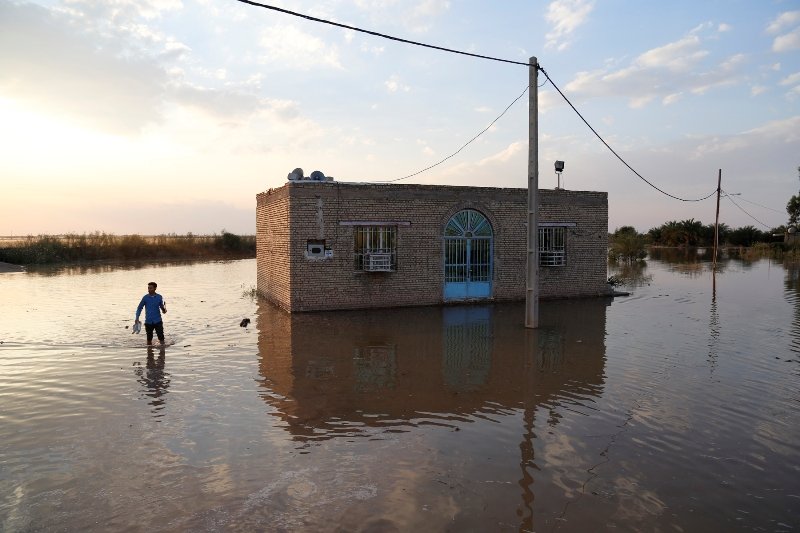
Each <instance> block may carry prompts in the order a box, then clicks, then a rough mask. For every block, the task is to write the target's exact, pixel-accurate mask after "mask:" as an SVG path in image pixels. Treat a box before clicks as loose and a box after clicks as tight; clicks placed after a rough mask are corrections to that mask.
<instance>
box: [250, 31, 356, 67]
mask: <svg viewBox="0 0 800 533" xmlns="http://www.w3.org/2000/svg"><path fill="white" fill-rule="evenodd" d="M259 45H260V46H261V48H262V49H263V52H264V53H263V55H261V57H260V60H259V62H260V63H262V64H276V65H279V66H281V67H283V68H291V69H298V70H310V69H312V68H315V67H328V68H335V69H341V68H343V67H342V64H341V62H340V60H339V50H338V48H337V47H336V46H331V45H328V44H326V43H325V41H323V40H322V39H320V38H319V37H315V36H313V35H311V34H309V33H306V32H304V31H302V30H300V29H298V28H297V27H295V26H293V25H288V26H272V27H271V28H268V29H266V30H264V31H263V32H262V33H261V37H260V39H259Z"/></svg>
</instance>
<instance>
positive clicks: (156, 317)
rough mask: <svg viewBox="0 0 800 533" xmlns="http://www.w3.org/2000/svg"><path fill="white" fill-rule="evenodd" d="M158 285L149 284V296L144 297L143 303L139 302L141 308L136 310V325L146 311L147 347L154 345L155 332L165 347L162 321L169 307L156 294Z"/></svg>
mask: <svg viewBox="0 0 800 533" xmlns="http://www.w3.org/2000/svg"><path fill="white" fill-rule="evenodd" d="M156 287H158V284H157V283H156V282H155V281H151V282H150V283H148V284H147V294H145V295H144V296H142V301H141V302H139V307H137V308H136V323H137V324H139V323H140V322H139V315H141V314H142V309H144V310H145V311H144V330H145V332H146V333H147V345H148V346H150V345H151V344H153V330H155V331H156V335H158V341H159V342H160V343H161V345H162V346H163V345H164V323H163V322H162V321H161V313H162V312H163V313H165V314H166V312H167V306H166V305H165V304H164V298H162V297H161V295H160V294H158V293H157V292H156Z"/></svg>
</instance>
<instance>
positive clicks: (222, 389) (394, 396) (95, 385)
mask: <svg viewBox="0 0 800 533" xmlns="http://www.w3.org/2000/svg"><path fill="white" fill-rule="evenodd" d="M612 273H615V274H617V275H620V276H621V277H623V278H624V279H625V285H623V286H622V287H620V288H621V289H623V290H626V291H629V292H631V295H630V296H628V297H624V298H616V299H588V300H573V301H558V302H542V303H541V305H540V325H541V327H540V328H539V329H538V330H526V329H525V328H524V327H523V321H524V304H522V303H516V304H497V305H490V306H470V307H444V308H439V307H427V308H413V309H398V310H380V311H349V312H341V313H313V314H295V315H287V314H285V313H283V312H282V311H280V310H278V309H276V308H275V307H273V306H272V305H270V304H269V303H267V302H264V301H260V300H258V299H257V298H253V297H252V296H251V295H250V289H251V288H252V287H253V285H254V284H255V262H254V261H253V260H244V261H233V262H211V263H195V264H186V263H167V264H160V265H155V266H148V267H141V266H135V265H127V266H125V265H105V266H97V267H90V268H85V267H84V268H82V267H72V268H57V269H44V270H39V271H33V272H26V273H7V274H3V275H2V276H0V291H2V293H3V294H4V301H6V302H10V303H9V304H7V306H6V308H5V309H4V311H3V316H2V320H0V342H2V344H0V465H2V468H1V469H0V530H3V531H109V530H115V531H116V530H125V531H556V530H557V531H600V530H614V531H731V530H744V531H748V530H755V531H796V530H798V529H800V438H799V437H800V409H798V408H800V355H799V354H800V305H799V304H800V297H798V296H799V294H800V281H798V279H800V269H799V268H796V267H792V266H784V265H781V264H775V263H772V262H769V261H765V260H763V261H758V262H742V261H735V260H728V261H726V262H725V263H724V264H723V265H722V268H721V271H720V272H719V273H718V274H717V275H716V277H715V278H712V276H711V273H710V270H709V265H708V263H705V262H703V261H702V260H699V261H698V260H696V259H694V258H692V259H687V258H677V259H674V258H673V259H669V260H667V259H666V258H664V259H662V260H656V259H651V260H650V261H649V262H648V266H647V267H646V268H644V269H637V270H632V271H625V272H622V271H621V270H620V271H616V270H615V271H614V272H612ZM151 280H155V281H157V282H158V283H159V291H158V292H160V293H161V294H163V295H164V297H165V300H166V302H167V306H168V309H169V313H168V314H167V315H166V317H165V325H166V331H167V341H168V344H169V346H167V347H166V348H165V349H163V350H161V349H159V348H155V349H153V350H150V351H148V349H147V348H146V347H145V346H144V334H143V333H142V334H140V335H133V334H131V330H130V326H131V325H132V323H133V313H134V310H135V306H136V304H137V303H138V301H139V299H140V298H141V296H142V295H143V294H144V293H145V292H146V284H147V282H148V281H151ZM243 318H250V319H251V322H250V324H249V325H248V326H247V327H240V326H239V324H240V323H241V321H242V319H243Z"/></svg>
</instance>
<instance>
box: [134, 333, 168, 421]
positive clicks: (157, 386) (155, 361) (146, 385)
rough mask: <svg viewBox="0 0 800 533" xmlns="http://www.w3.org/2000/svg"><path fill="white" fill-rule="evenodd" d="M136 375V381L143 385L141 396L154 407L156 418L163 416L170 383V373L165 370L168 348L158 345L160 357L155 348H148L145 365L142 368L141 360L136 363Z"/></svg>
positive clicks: (153, 411)
mask: <svg viewBox="0 0 800 533" xmlns="http://www.w3.org/2000/svg"><path fill="white" fill-rule="evenodd" d="M134 366H135V368H134V371H133V373H134V375H136V378H137V379H136V381H138V382H139V383H141V384H142V385H143V388H142V389H141V391H140V392H141V397H142V398H143V399H144V400H146V401H147V403H148V404H149V405H150V406H151V407H152V409H151V412H152V413H153V416H154V417H155V418H161V417H163V416H164V414H163V413H162V412H161V410H162V409H163V408H164V405H165V400H166V398H165V396H166V394H167V389H168V388H169V384H170V375H169V374H168V373H167V372H165V370H164V367H165V366H166V350H165V348H164V346H159V347H158V358H156V357H155V349H154V348H153V347H152V346H149V347H148V348H147V360H146V362H145V367H144V368H142V366H141V363H140V362H136V363H134Z"/></svg>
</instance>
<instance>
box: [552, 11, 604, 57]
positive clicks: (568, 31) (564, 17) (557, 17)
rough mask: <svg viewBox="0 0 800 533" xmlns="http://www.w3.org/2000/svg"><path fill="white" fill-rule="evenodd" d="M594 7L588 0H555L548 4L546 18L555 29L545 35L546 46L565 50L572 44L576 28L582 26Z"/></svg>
mask: <svg viewBox="0 0 800 533" xmlns="http://www.w3.org/2000/svg"><path fill="white" fill-rule="evenodd" d="M593 9H594V2H592V1H588V0H554V1H553V2H550V5H549V6H547V14H546V15H545V19H546V20H547V22H549V23H550V24H551V25H552V26H553V29H552V30H551V31H549V32H548V33H547V35H545V39H546V42H545V47H546V48H555V49H556V50H559V51H561V50H565V49H566V48H568V47H569V46H570V44H571V40H570V39H571V37H572V35H573V34H574V32H575V30H576V29H578V28H579V27H580V26H582V25H583V24H584V23H585V22H586V20H587V19H588V18H589V14H590V13H591V12H592V10H593Z"/></svg>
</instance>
